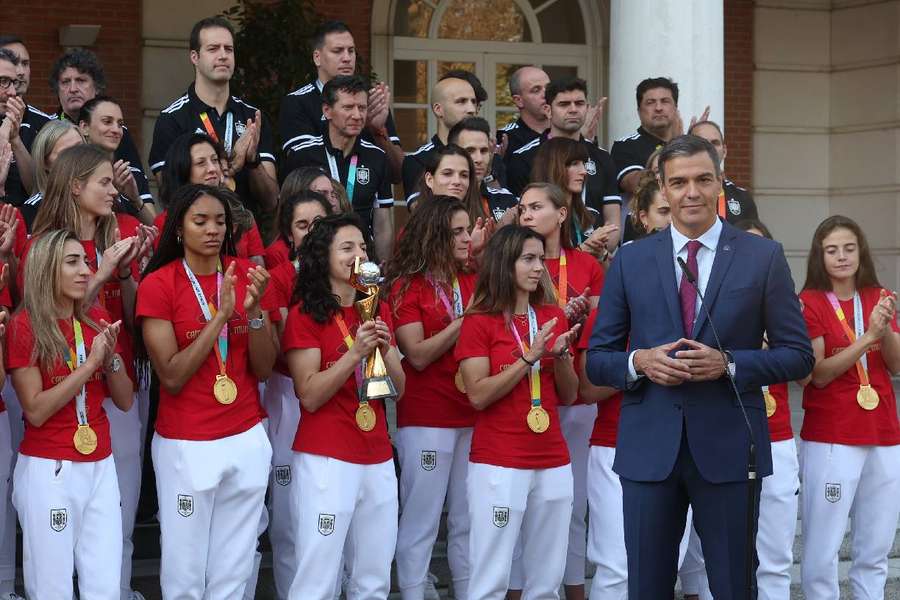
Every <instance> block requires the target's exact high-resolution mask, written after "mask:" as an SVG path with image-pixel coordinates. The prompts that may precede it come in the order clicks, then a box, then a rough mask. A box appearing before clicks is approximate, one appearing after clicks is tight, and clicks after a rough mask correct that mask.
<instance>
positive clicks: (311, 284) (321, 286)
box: [281, 214, 405, 600]
mask: <svg viewBox="0 0 900 600" xmlns="http://www.w3.org/2000/svg"><path fill="white" fill-rule="evenodd" d="M300 255H301V256H302V257H303V260H302V261H301V262H300V269H299V271H298V273H297V283H296V287H295V288H294V300H295V301H296V305H295V306H294V307H293V308H291V310H290V311H289V313H288V318H287V323H286V325H285V331H284V337H283V339H282V344H281V346H282V350H283V351H284V353H285V355H286V358H287V363H288V368H289V369H290V372H291V377H292V378H293V380H294V390H295V392H296V394H297V396H298V397H299V398H301V401H300V402H301V404H300V408H301V417H300V426H299V427H298V429H297V436H296V438H295V439H294V451H295V454H294V459H293V465H292V467H293V469H292V470H293V473H294V476H295V477H296V481H297V482H298V485H296V486H294V487H293V490H292V493H293V504H294V509H295V518H296V519H297V525H296V526H297V532H298V533H297V540H298V546H297V575H296V576H295V577H294V581H293V584H292V585H291V589H290V594H289V596H290V597H291V598H303V600H329V599H330V598H333V597H334V582H335V580H336V579H337V576H338V573H339V570H340V568H341V564H342V557H343V554H344V543H345V541H348V540H349V542H350V546H349V548H350V550H351V551H350V553H349V554H350V556H352V559H351V561H350V563H351V564H350V569H349V570H350V582H349V589H350V590H352V593H353V597H360V598H386V597H387V596H388V593H389V592H390V585H391V559H392V558H393V555H394V547H395V545H396V539H397V477H396V474H395V472H394V464H393V453H392V450H391V443H390V439H389V438H388V432H387V423H386V418H385V412H384V402H383V401H384V400H385V399H388V398H396V397H398V396H399V395H401V394H402V393H403V387H404V382H405V375H404V373H403V368H402V367H401V365H400V357H399V354H398V352H397V349H396V348H395V347H394V345H393V341H392V337H393V334H392V327H391V319H390V313H389V310H388V309H387V307H385V306H381V307H379V306H378V304H377V299H378V284H379V282H380V273H379V271H378V267H377V266H376V265H375V264H373V263H369V262H365V261H367V259H368V255H367V254H366V243H365V237H364V235H363V228H362V224H361V223H360V221H359V220H358V218H357V217H356V216H355V215H352V214H341V215H330V216H327V217H323V218H321V219H319V220H318V221H317V222H316V225H315V227H313V228H312V229H311V230H310V232H309V233H308V234H307V236H306V238H304V240H303V243H302V245H301V247H300ZM360 292H361V294H360ZM360 295H361V296H362V298H361V299H359V300H357V298H358V297H359V296H360ZM351 523H352V524H351ZM300 532H302V535H301V534H300Z"/></svg>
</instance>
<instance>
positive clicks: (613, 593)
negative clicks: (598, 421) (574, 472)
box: [587, 446, 628, 600]
mask: <svg viewBox="0 0 900 600" xmlns="http://www.w3.org/2000/svg"><path fill="white" fill-rule="evenodd" d="M615 458H616V449H615V448H608V447H606V446H591V448H590V454H589V459H588V478H587V496H588V506H589V508H590V518H589V519H588V521H589V523H590V527H589V529H588V534H589V535H588V546H587V556H588V560H590V561H591V562H592V563H594V564H595V565H597V571H596V572H595V573H594V578H593V580H592V581H591V598H594V599H596V600H626V599H627V598H628V560H627V558H626V555H625V525H624V522H623V513H622V484H621V483H620V482H619V476H618V475H617V474H616V473H615V472H614V471H613V470H612V466H613V461H614V460H615Z"/></svg>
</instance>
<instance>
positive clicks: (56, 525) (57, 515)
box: [50, 508, 69, 531]
mask: <svg viewBox="0 0 900 600" xmlns="http://www.w3.org/2000/svg"><path fill="white" fill-rule="evenodd" d="M68 522H69V518H68V516H67V514H66V509H64V508H51V509H50V529H52V530H53V531H62V530H63V529H65V528H66V524H67V523H68Z"/></svg>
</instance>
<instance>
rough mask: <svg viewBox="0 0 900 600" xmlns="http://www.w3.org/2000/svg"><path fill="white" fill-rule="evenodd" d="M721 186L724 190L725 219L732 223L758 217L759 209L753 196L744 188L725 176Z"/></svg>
mask: <svg viewBox="0 0 900 600" xmlns="http://www.w3.org/2000/svg"><path fill="white" fill-rule="evenodd" d="M722 188H723V189H724V190H725V220H726V221H728V222H729V223H731V224H732V225H734V224H735V223H739V222H741V221H743V220H745V219H756V220H758V219H759V211H758V210H757V209H756V202H754V201H753V196H751V195H750V192H748V191H747V190H745V189H744V188H742V187H740V186H737V185H735V183H734V182H733V181H731V180H730V179H728V178H727V177H726V178H725V180H724V184H723V186H722Z"/></svg>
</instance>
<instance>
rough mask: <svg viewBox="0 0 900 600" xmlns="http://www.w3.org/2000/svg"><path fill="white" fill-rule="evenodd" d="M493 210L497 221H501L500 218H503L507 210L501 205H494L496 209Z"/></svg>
mask: <svg viewBox="0 0 900 600" xmlns="http://www.w3.org/2000/svg"><path fill="white" fill-rule="evenodd" d="M492 212H493V213H494V220H495V221H499V220H500V219H502V218H503V213H504V212H506V211H504V210H503V209H502V208H500V207H499V206H495V207H494V210H493V211H492Z"/></svg>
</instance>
